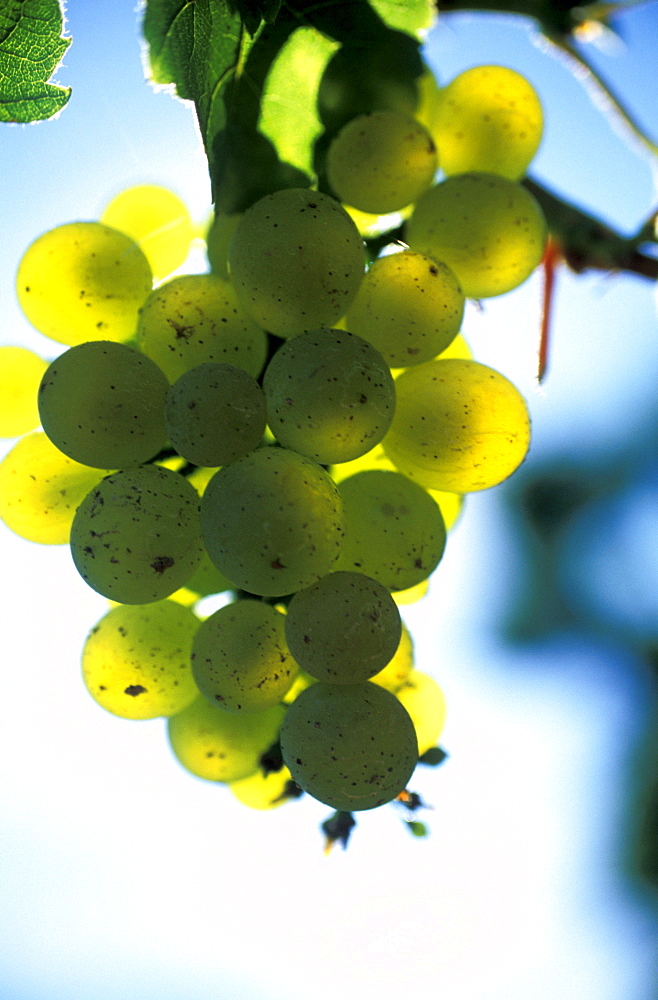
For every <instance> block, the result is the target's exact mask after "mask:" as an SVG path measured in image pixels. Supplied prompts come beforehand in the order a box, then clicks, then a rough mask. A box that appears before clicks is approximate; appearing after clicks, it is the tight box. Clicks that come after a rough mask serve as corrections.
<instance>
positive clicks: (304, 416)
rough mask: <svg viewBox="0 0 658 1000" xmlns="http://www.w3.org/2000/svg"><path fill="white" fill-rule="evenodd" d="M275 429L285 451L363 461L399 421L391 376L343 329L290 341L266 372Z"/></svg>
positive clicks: (321, 459)
mask: <svg viewBox="0 0 658 1000" xmlns="http://www.w3.org/2000/svg"><path fill="white" fill-rule="evenodd" d="M263 390H264V392H265V397H266V400H267V420H268V424H269V426H270V430H271V431H272V433H273V434H274V435H275V436H276V438H277V439H278V440H279V441H280V442H281V444H282V445H283V446H284V447H285V448H292V449H293V450H295V451H300V452H302V454H304V455H308V457H309V458H314V459H315V460H316V461H317V462H320V463H322V464H330V463H333V462H345V461H349V460H350V459H353V458H357V457H358V456H359V455H363V454H364V452H366V451H368V450H369V449H370V448H371V447H372V446H373V445H374V444H376V443H377V442H378V441H380V440H381V439H382V438H383V436H384V434H385V433H386V431H387V430H388V428H389V426H390V423H391V420H392V419H393V410H394V408H395V388H394V385H393V378H392V376H391V373H390V370H389V368H388V366H387V364H386V362H385V361H384V359H383V358H382V356H381V354H380V353H379V351H377V350H376V348H374V347H373V346H372V345H371V344H369V343H367V342H366V341H365V340H362V338H361V337H355V336H353V335H352V334H350V333H347V332H345V331H342V330H315V331H313V332H310V333H305V334H302V335H301V336H299V337H295V338H294V339H292V340H289V341H288V342H287V343H286V344H283V346H282V347H280V348H279V350H278V351H277V352H276V354H275V355H274V357H273V358H272V360H271V361H270V363H269V365H268V366H267V368H266V370H265V375H264V377H263Z"/></svg>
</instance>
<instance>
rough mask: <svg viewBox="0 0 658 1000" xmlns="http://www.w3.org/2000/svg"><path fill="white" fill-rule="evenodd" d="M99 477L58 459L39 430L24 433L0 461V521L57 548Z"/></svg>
mask: <svg viewBox="0 0 658 1000" xmlns="http://www.w3.org/2000/svg"><path fill="white" fill-rule="evenodd" d="M105 475H107V470H102V469H91V468H89V466H86V465H80V463H79V462H74V461H73V459H71V458H69V457H68V456H67V455H63V454H62V452H61V451H60V450H59V448H56V447H55V445H54V444H53V443H52V442H51V441H50V440H49V438H47V437H46V435H45V434H44V433H43V432H42V431H35V432H34V433H33V434H27V435H26V436H25V437H22V438H20V440H19V441H17V442H16V444H15V445H14V447H13V448H12V449H11V451H9V452H8V453H7V454H6V455H5V457H4V458H3V460H2V462H0V518H2V520H3V521H4V522H5V524H6V525H7V527H8V528H10V529H11V530H12V531H13V532H15V533H16V534H17V535H20V536H21V538H26V539H27V540H28V541H30V542H39V543H41V544H42V545H63V544H64V543H66V542H68V540H69V536H70V533H71V524H72V522H73V516H74V514H75V512H76V510H77V508H78V506H79V504H81V503H82V501H83V500H84V498H85V497H86V496H87V494H88V493H89V491H90V490H92V489H93V488H94V486H96V485H97V484H98V483H99V482H100V480H101V479H102V478H103V476H105Z"/></svg>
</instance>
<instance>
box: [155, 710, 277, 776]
mask: <svg viewBox="0 0 658 1000" xmlns="http://www.w3.org/2000/svg"><path fill="white" fill-rule="evenodd" d="M285 711H286V710H285V708H283V706H281V705H273V706H272V707H271V708H266V709H264V710H263V711H262V712H225V711H224V709H222V708H217V706H216V705H213V704H212V703H211V702H209V701H208V699H207V698H204V696H203V695H199V697H198V698H197V699H196V701H193V702H192V704H191V705H189V706H188V708H184V709H183V711H182V712H178V713H177V714H176V715H172V716H171V717H170V718H169V720H168V722H167V733H168V736H169V743H170V746H171V749H172V750H173V752H174V755H175V756H176V758H177V760H178V761H179V763H180V764H182V765H183V767H184V768H185V769H186V770H187V771H189V772H190V773H191V774H194V775H196V776H197V778H205V780H206V781H226V782H228V781H239V780H240V778H247V777H248V776H249V775H250V774H255V773H256V772H257V771H258V768H259V764H260V758H261V756H262V755H263V754H264V753H265V751H266V750H268V749H269V748H270V747H271V746H272V744H273V743H274V741H275V740H276V739H277V737H278V735H279V729H280V728H281V723H282V721H283V717H284V714H285Z"/></svg>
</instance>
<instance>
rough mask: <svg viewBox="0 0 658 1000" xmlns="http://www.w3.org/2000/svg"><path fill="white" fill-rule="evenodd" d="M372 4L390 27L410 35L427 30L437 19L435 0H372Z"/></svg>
mask: <svg viewBox="0 0 658 1000" xmlns="http://www.w3.org/2000/svg"><path fill="white" fill-rule="evenodd" d="M370 4H371V5H372V6H373V7H374V8H375V10H376V11H377V13H378V14H379V16H380V17H381V19H382V21H385V22H386V24H387V25H388V26H389V28H396V29H397V30H398V31H408V32H409V34H410V35H415V34H419V33H420V32H423V31H427V29H428V28H429V27H430V26H431V25H432V24H433V22H434V21H435V19H436V3H434V0H370Z"/></svg>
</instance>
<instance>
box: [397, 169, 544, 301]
mask: <svg viewBox="0 0 658 1000" xmlns="http://www.w3.org/2000/svg"><path fill="white" fill-rule="evenodd" d="M406 240H407V243H408V244H409V246H410V247H411V249H412V250H418V251H420V253H425V254H427V255H428V256H430V257H435V258H436V259H437V260H442V261H444V262H445V263H446V264H447V265H448V266H449V267H450V268H451V269H452V270H453V271H454V272H455V274H456V275H457V280H458V281H459V284H460V285H461V287H462V290H463V292H464V295H466V297H467V298H473V299H482V298H488V297H490V296H493V295H502V294H503V293H504V292H509V291H510V290H511V289H513V288H516V287H517V286H518V285H521V284H522V283H523V282H524V281H525V280H526V278H528V277H529V276H530V274H532V272H533V271H534V269H535V268H536V267H537V265H538V264H539V262H540V260H541V258H542V255H543V252H544V244H545V243H546V219H545V218H544V214H543V212H542V210H541V208H540V207H539V203H538V202H537V201H536V199H535V198H534V197H533V196H532V195H531V194H530V192H529V191H527V190H526V188H524V187H523V186H522V185H521V184H519V183H518V182H516V181H510V180H508V179H507V178H506V177H498V176H496V175H495V174H485V173H469V174H457V175H456V176H454V177H448V178H447V179H446V180H444V181H441V183H440V184H437V185H436V186H435V187H433V188H430V190H429V191H427V192H426V193H425V194H424V195H423V196H422V197H421V198H420V199H419V200H418V202H417V204H416V207H415V209H414V212H413V215H412V216H411V218H410V219H409V222H408V223H407V234H406Z"/></svg>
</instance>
